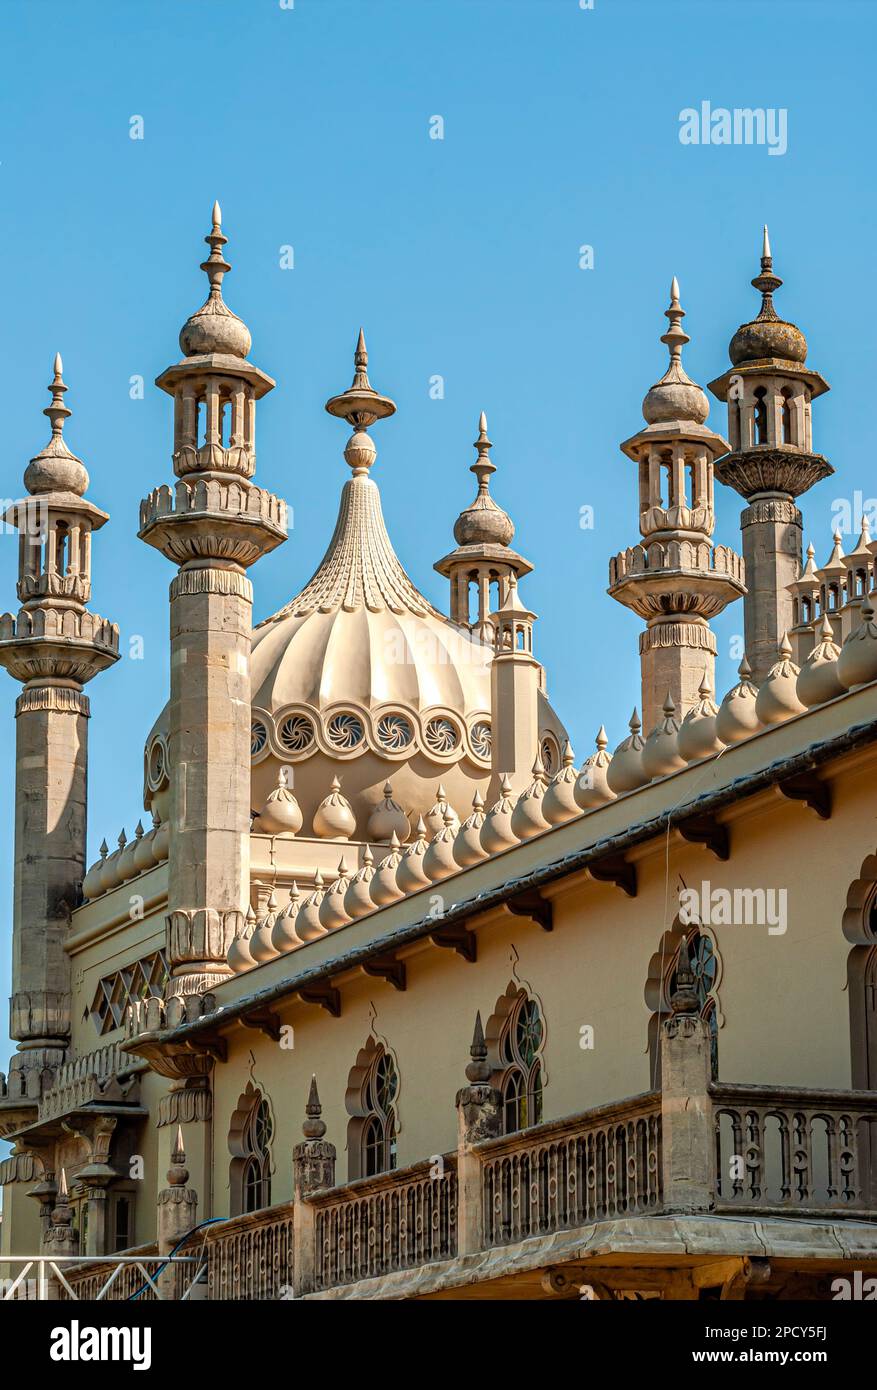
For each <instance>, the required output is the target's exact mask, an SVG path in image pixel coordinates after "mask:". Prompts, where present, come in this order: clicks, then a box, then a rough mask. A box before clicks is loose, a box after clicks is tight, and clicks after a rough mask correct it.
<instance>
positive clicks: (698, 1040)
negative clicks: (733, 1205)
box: [661, 951, 716, 1212]
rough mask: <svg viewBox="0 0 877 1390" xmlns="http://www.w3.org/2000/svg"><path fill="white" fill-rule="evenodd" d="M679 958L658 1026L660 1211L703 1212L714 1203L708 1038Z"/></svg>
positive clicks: (685, 966)
mask: <svg viewBox="0 0 877 1390" xmlns="http://www.w3.org/2000/svg"><path fill="white" fill-rule="evenodd" d="M684 957H685V952H684V951H683V953H682V956H681V957H680V965H679V969H678V972H677V976H676V979H677V984H676V991H675V993H674V995H673V997H672V999H671V1001H670V1004H671V1008H672V1010H673V1011H672V1013H671V1014H670V1016H669V1017H668V1018H667V1019H665V1020H664V1022H663V1024H662V1025H661V1026H662V1029H663V1037H662V1039H661V1127H662V1134H661V1148H662V1153H663V1191H664V1210H665V1211H668V1212H703V1211H710V1210H712V1208H713V1206H714V1205H715V1189H716V1172H715V1151H716V1146H715V1133H714V1130H713V1111H712V1101H711V1099H710V1095H709V1083H710V1079H711V1075H712V1069H711V1060H710V1034H709V1025H708V1024H707V1022H706V1020H705V1019H703V1018H701V1016H700V1012H699V1005H698V999H697V994H696V992H695V988H694V977H693V975H692V973H691V969H690V966H689V965H688V963H687V961H686V960H685V958H684Z"/></svg>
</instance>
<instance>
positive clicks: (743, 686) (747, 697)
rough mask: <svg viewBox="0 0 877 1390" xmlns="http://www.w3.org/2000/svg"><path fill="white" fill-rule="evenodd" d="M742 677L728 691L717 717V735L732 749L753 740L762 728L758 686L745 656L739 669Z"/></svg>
mask: <svg viewBox="0 0 877 1390" xmlns="http://www.w3.org/2000/svg"><path fill="white" fill-rule="evenodd" d="M737 675H738V676H739V677H740V679H739V681H738V682H737V684H736V685H735V686H732V688H731V689H730V690H729V691H728V693H727V695H726V696H725V698H724V700H723V701H722V703H721V705H720V706H719V712H718V714H717V715H716V733H717V734H718V736H719V738H720V739H721V741H722V743H724V744H725V745H726V746H728V747H730V746H731V745H732V744H735V743H742V742H743V740H744V739H745V738H751V736H752V735H753V734H757V733H758V731H759V729H760V728H761V721H760V719H759V718H758V715H757V713H756V711H755V701H756V699H757V697H758V686H757V685H753V683H752V681H751V680H750V676H751V675H752V667H751V666H750V665H749V662H748V661H747V660H746V657H745V656H744V658H743V660H742V661H741V662H740V665H739V666H738V667H737Z"/></svg>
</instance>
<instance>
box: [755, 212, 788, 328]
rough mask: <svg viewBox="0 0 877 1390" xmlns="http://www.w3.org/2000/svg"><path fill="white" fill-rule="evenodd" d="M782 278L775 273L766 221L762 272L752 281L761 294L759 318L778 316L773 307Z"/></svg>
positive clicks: (762, 247) (762, 242)
mask: <svg viewBox="0 0 877 1390" xmlns="http://www.w3.org/2000/svg"><path fill="white" fill-rule="evenodd" d="M782 283H783V282H782V280H781V279H780V277H779V276H778V275H774V273H773V256H772V255H771V250H770V237H769V236H768V233H767V224H766V223H765V226H764V231H763V233H762V241H761V273H760V274H759V275H756V277H755V279H754V280H753V281H752V287H753V289H756V290H758V291H759V293H760V294H761V312H760V313H759V315H758V317H759V319H775V318H777V317H778V315H777V312H776V309H775V308H774V307H773V296H774V293H775V292H776V291H777V290H778V289H779V287H780V285H781V284H782Z"/></svg>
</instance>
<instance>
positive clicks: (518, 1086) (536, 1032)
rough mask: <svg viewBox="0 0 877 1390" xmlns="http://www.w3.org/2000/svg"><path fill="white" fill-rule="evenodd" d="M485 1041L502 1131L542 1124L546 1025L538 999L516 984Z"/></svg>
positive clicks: (490, 1022)
mask: <svg viewBox="0 0 877 1390" xmlns="http://www.w3.org/2000/svg"><path fill="white" fill-rule="evenodd" d="M486 1042H487V1047H488V1057H489V1059H490V1063H491V1066H492V1068H493V1076H492V1078H491V1082H492V1084H493V1085H494V1086H495V1087H496V1089H497V1090H498V1091H499V1093H500V1095H501V1096H502V1116H503V1132H504V1133H505V1134H514V1133H515V1132H516V1131H517V1130H519V1129H528V1128H529V1127H530V1126H531V1125H538V1124H541V1122H542V1092H543V1089H544V1084H545V1080H544V1074H545V1068H544V1062H543V1057H542V1049H543V1046H544V1043H545V1024H544V1022H543V1018H542V1011H541V1009H540V1007H539V1003H538V1001H537V1000H536V999H534V998H533V997H532V995H530V994H529V993H528V992H527V990H526V989H523V988H522V987H521V986H520V985H519V984H516V983H515V982H514V981H513V982H512V983H511V984H510V985H509V987H508V989H507V990H506V992H505V994H504V995H502V996H501V997H500V999H499V1000H498V1001H497V1005H496V1010H495V1011H494V1013H493V1015H492V1017H491V1018H490V1019H489V1020H488V1024H487V1033H486Z"/></svg>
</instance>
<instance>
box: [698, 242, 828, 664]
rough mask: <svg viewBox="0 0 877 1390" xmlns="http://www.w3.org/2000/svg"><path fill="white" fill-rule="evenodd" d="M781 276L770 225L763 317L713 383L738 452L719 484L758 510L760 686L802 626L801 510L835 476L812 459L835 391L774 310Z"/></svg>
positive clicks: (746, 524) (755, 596) (753, 611)
mask: <svg viewBox="0 0 877 1390" xmlns="http://www.w3.org/2000/svg"><path fill="white" fill-rule="evenodd" d="M782 283H783V282H782V280H781V279H780V278H779V276H777V275H775V274H774V272H773V258H772V256H771V251H770V240H769V238H768V233H767V227H765V229H764V240H763V243H762V252H761V274H760V275H756V277H755V279H754V280H753V281H752V284H753V286H754V287H755V289H757V290H758V291H759V293H760V294H761V311H760V313H759V315H758V317H757V319H755V320H754V321H753V322H752V323H744V324H742V325H741V327H740V328H738V329H737V332H736V333H735V334H734V336H733V338H732V339H731V344H730V347H729V349H728V352H729V355H730V358H731V362H732V364H733V365H732V367H731V369H730V371H727V372H725V374H724V376H720V377H718V378H717V379H716V380H715V381H711V382H710V390H711V391H712V393H713V395H715V396H718V398H719V400H721V401H727V404H728V435H729V437H730V440H731V450H730V452H729V453H727V454H726V455H725V456H724V457H723V458H721V459H719V460H718V461H717V463H716V477H717V478H718V479H719V481H720V482H723V483H727V484H728V486H729V487H732V488H734V489H735V490H736V491H737V492H739V493H740V495H741V496H742V497H745V498H746V501H747V503H748V504H749V505H748V506H747V507H745V508H744V510H743V512H742V513H741V515H740V526H741V528H742V531H743V557H744V559H745V561H746V588H747V597H746V601H745V603H744V605H743V608H744V623H745V633H746V637H745V640H746V654H747V656H748V658H749V662H750V665H751V666H752V677H753V680H754V681H755V683H756V685H758V684H760V683H761V682H762V681H763V680H764V678H765V676H766V675H767V673H768V671H769V670H770V668H771V667H772V666H773V665H774V663H775V661H776V653H777V647H778V645H779V643H780V641H781V640H782V636H783V633H784V632H786V631H788V630H789V629H791V628H792V627H793V626H794V613H793V595H792V594H791V593H790V592H789V588H788V586H789V585H790V584H791V583H792V582H793V581H794V580H795V579H797V578H798V576H799V575H800V573H801V536H802V526H801V513H800V511H799V510H798V508H797V506H796V505H795V498H796V497H800V496H801V494H802V493H804V492H806V491H807V489H808V488H810V487H812V486H813V484H814V483H818V482H819V481H820V479H822V478H827V477H829V476H830V475H831V474H832V473H833V472H834V469H833V468H832V467H831V465H830V464H829V463H828V461H827V460H826V459H824V458H823V456H822V455H821V454H814V453H813V435H812V424H811V401H812V400H813V399H814V397H816V396H821V395H822V394H823V393H824V392H825V391H827V390H828V389H829V387H828V383H827V381H825V380H824V378H823V377H821V376H820V375H819V373H818V372H814V371H812V370H811V369H810V368H808V367H807V366H806V365H805V363H806V361H807V340H806V339H805V337H804V334H803V333H802V332H801V330H800V329H799V328H796V327H795V325H794V324H793V323H786V322H785V321H784V320H783V319H781V318H780V317H779V315H778V314H777V312H776V309H775V308H774V306H773V296H774V293H775V291H776V290H778V289H779V287H780V285H781V284H782Z"/></svg>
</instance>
